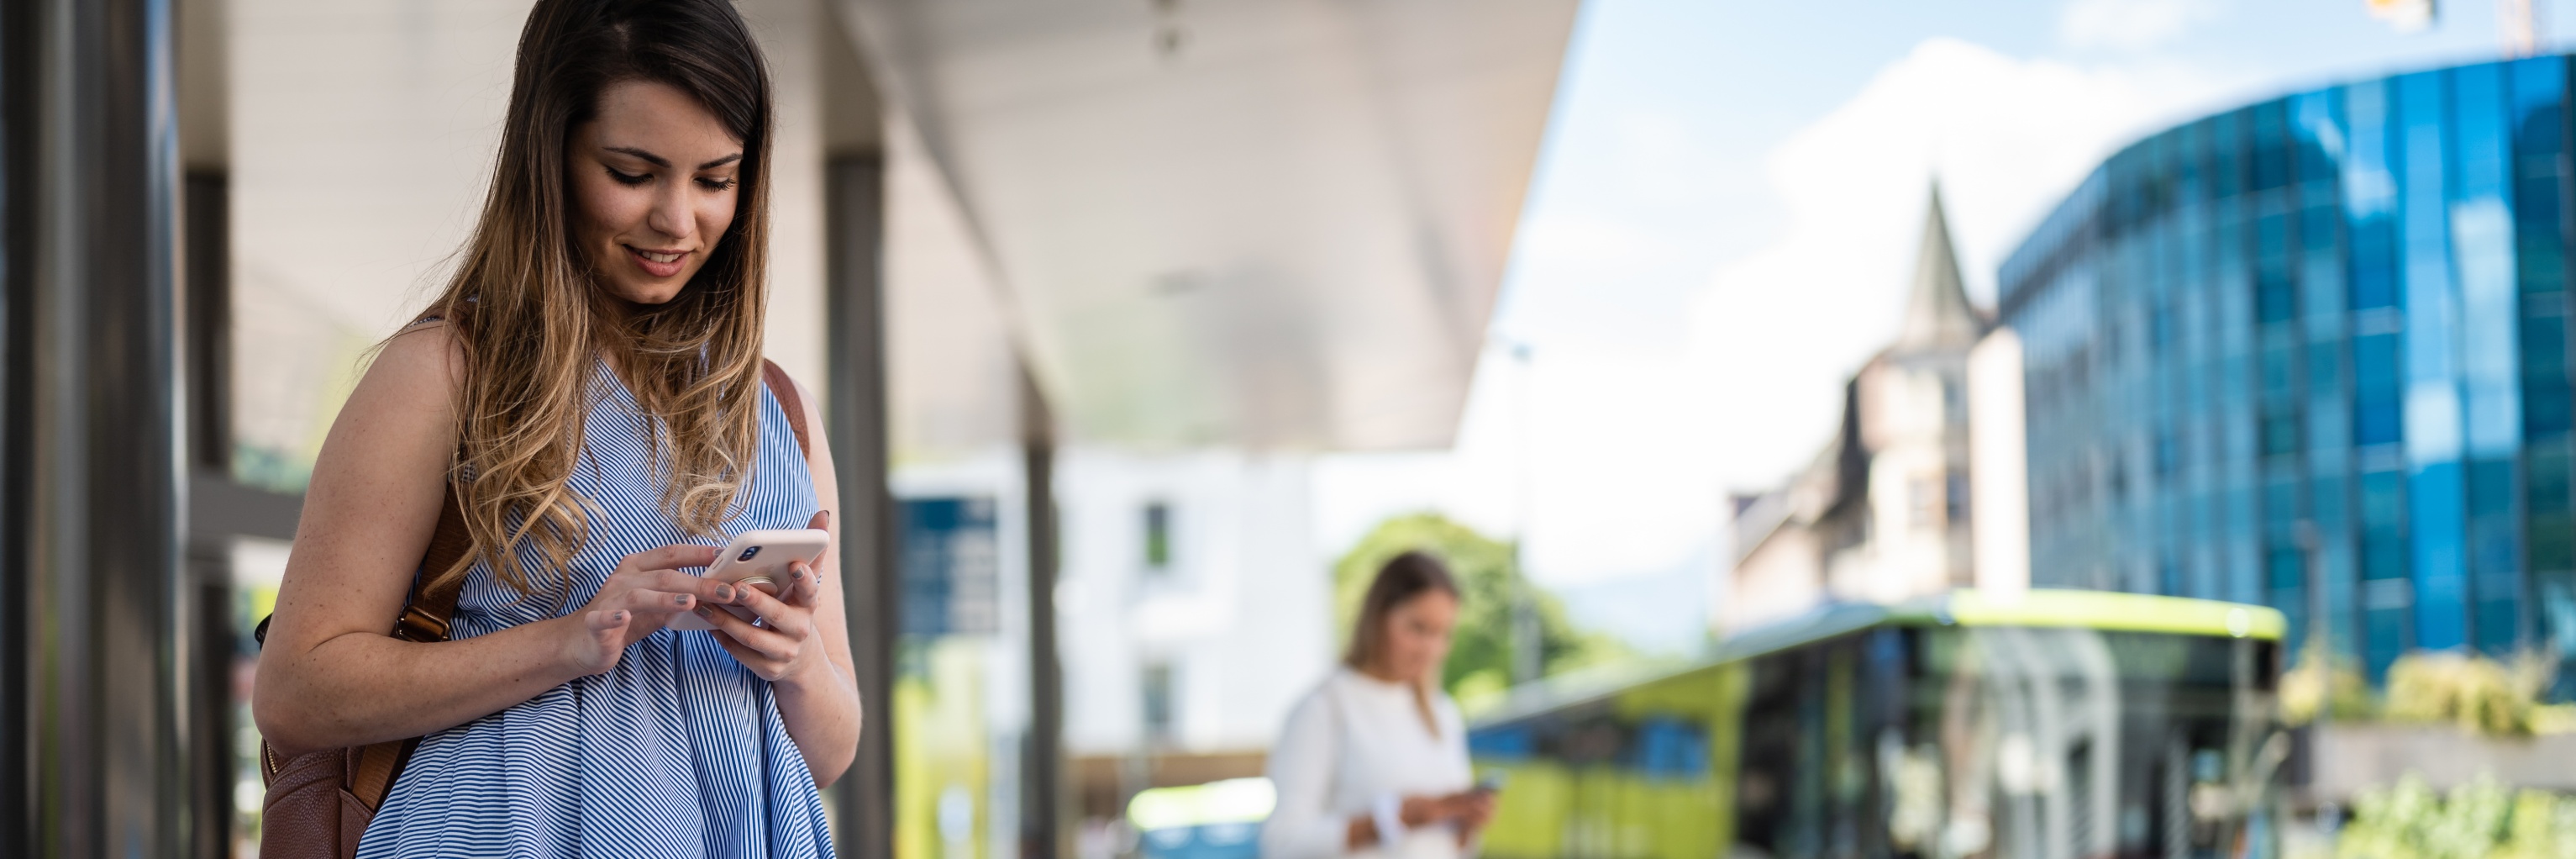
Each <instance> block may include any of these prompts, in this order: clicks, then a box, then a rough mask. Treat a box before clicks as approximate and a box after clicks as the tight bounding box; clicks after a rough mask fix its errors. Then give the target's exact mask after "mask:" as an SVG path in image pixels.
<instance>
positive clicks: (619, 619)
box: [608, 611, 626, 623]
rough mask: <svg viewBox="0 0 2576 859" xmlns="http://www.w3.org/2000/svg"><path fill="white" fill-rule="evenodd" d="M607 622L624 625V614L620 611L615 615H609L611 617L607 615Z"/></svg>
mask: <svg viewBox="0 0 2576 859" xmlns="http://www.w3.org/2000/svg"><path fill="white" fill-rule="evenodd" d="M608 621H609V622H610V623H625V622H626V613H625V612H622V611H621V612H617V613H615V614H611V615H609V616H608Z"/></svg>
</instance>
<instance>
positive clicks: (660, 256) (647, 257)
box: [623, 245, 689, 278]
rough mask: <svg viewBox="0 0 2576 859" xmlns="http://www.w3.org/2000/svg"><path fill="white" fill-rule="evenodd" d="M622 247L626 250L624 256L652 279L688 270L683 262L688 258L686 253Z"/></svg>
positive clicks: (630, 246) (629, 246) (628, 246)
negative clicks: (631, 259) (630, 259)
mask: <svg viewBox="0 0 2576 859" xmlns="http://www.w3.org/2000/svg"><path fill="white" fill-rule="evenodd" d="M623 247H625V248H626V255H627V256H629V257H632V258H634V260H635V264H636V265H638V266H641V267H643V269H644V273H645V274H648V275H651V276H653V277H657V278H662V277H671V276H673V275H677V274H679V273H680V272H681V271H682V270H684V269H686V268H688V266H687V265H685V264H684V261H685V260H686V259H687V258H688V256H689V252H688V251H681V250H655V251H648V250H645V249H643V248H639V247H636V246H634V245H624V246H623Z"/></svg>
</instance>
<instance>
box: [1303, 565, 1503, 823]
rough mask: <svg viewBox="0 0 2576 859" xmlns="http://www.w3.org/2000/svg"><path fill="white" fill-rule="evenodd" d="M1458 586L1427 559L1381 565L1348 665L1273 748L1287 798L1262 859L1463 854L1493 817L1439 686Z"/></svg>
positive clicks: (1312, 697) (1363, 604)
mask: <svg viewBox="0 0 2576 859" xmlns="http://www.w3.org/2000/svg"><path fill="white" fill-rule="evenodd" d="M1457 620H1458V585H1457V582H1456V581H1455V580H1453V579H1451V578H1450V576H1449V570H1448V569H1447V568H1446V567H1443V566H1441V564H1440V562H1439V561H1438V560H1436V559H1433V558H1432V557H1431V556H1429V555H1425V554H1422V553H1420V552H1406V553H1404V554H1402V555H1397V556H1396V557H1395V559H1394V560H1390V561H1388V562H1386V566H1385V567H1383V568H1381V569H1379V570H1378V573H1377V579H1376V580H1375V581H1372V582H1370V583H1369V589H1368V595H1367V596H1366V597H1364V598H1362V599H1361V601H1360V617H1359V622H1358V623H1357V624H1354V625H1353V626H1352V627H1351V646H1350V650H1349V651H1348V653H1346V654H1345V655H1344V656H1343V658H1342V662H1343V667H1342V668H1340V669H1338V670H1335V671H1334V672H1333V674H1332V676H1330V677H1326V678H1324V682H1323V684H1322V685H1321V686H1318V687H1316V689H1315V691H1313V692H1309V693H1307V695H1306V697H1305V699H1304V700H1302V701H1299V702H1298V703H1297V707H1296V709H1294V710H1292V711H1290V712H1289V714H1288V728H1287V730H1286V731H1285V732H1283V733H1282V734H1281V736H1280V738H1279V744H1278V745H1277V746H1276V747H1274V748H1272V749H1271V750H1270V781H1271V784H1272V785H1273V786H1274V787H1276V788H1277V789H1278V796H1279V799H1278V804H1277V806H1276V807H1275V808H1274V810H1272V811H1271V813H1270V820H1269V822H1268V823H1265V824H1263V825H1262V827H1261V855H1262V856H1263V857H1264V859H1326V857H1338V856H1387V857H1422V859H1442V857H1455V856H1458V855H1460V854H1461V853H1462V852H1463V851H1465V850H1466V848H1467V847H1468V846H1469V845H1470V844H1472V843H1474V840H1475V837H1476V833H1477V832H1478V831H1479V830H1482V829H1483V828H1484V826H1485V822H1486V820H1488V819H1490V818H1491V817H1492V816H1493V813H1494V797H1493V794H1492V793H1490V792H1487V791H1480V790H1474V789H1472V788H1471V787H1470V786H1469V781H1470V780H1471V779H1472V778H1473V776H1472V775H1471V774H1470V773H1469V771H1468V767H1467V736H1466V733H1467V730H1466V725H1465V724H1464V723H1463V722H1462V721H1461V720H1460V719H1459V718H1458V708H1457V706H1456V705H1454V704H1452V703H1451V702H1450V701H1449V696H1448V695H1445V694H1442V693H1441V692H1440V689H1439V682H1440V664H1441V662H1442V661H1444V660H1446V659H1448V657H1449V634H1450V630H1451V629H1452V628H1453V627H1454V626H1456V624H1457Z"/></svg>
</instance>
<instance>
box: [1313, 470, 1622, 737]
mask: <svg viewBox="0 0 2576 859" xmlns="http://www.w3.org/2000/svg"><path fill="white" fill-rule="evenodd" d="M1408 551H1421V552H1426V553H1429V554H1430V555H1432V556H1433V557H1436V558H1439V559H1440V560H1441V562H1443V563H1446V564H1448V565H1449V572H1450V574H1451V575H1453V576H1455V577H1457V579H1458V588H1459V590H1461V591H1464V593H1462V594H1460V595H1459V596H1460V599H1459V606H1458V629H1457V633H1456V638H1455V639H1454V643H1453V644H1452V645H1451V646H1450V650H1449V662H1448V664H1447V665H1444V666H1442V668H1441V676H1440V682H1441V686H1442V687H1443V688H1445V689H1447V690H1448V691H1449V694H1450V695H1451V696H1452V697H1455V698H1457V699H1459V700H1461V701H1467V700H1471V699H1474V698H1481V697H1485V696H1488V695H1491V694H1493V693H1495V692H1499V691H1501V690H1502V689H1504V688H1506V687H1508V686H1509V685H1510V684H1511V676H1512V604H1513V597H1514V595H1515V594H1516V593H1518V592H1520V590H1521V589H1522V588H1529V591H1528V592H1529V594H1530V595H1531V596H1532V597H1533V598H1534V600H1535V602H1536V604H1537V608H1538V620H1539V623H1538V626H1539V648H1538V649H1539V664H1540V666H1541V669H1542V670H1543V671H1544V672H1545V673H1549V674H1554V673H1556V672H1559V671H1564V670H1567V669H1571V668H1579V667H1583V666H1586V665H1594V664H1599V663H1601V662H1606V661H1609V660H1612V659H1616V658H1619V657H1620V656H1623V655H1625V648H1622V647H1620V646H1619V644H1618V642H1617V641H1615V640H1613V639H1610V638H1608V637H1606V636H1600V635H1592V634H1586V633H1583V632H1579V631H1577V630H1576V629H1575V628H1574V624H1573V622H1572V621H1569V620H1567V619H1566V616H1565V605H1564V603H1562V602H1559V601H1558V600H1557V598H1556V597H1555V595H1553V594H1549V593H1547V592H1545V591H1542V590H1539V589H1537V588H1534V587H1530V586H1529V585H1528V583H1527V580H1526V579H1524V578H1523V577H1522V576H1521V573H1520V569H1519V568H1518V566H1517V565H1516V564H1515V563H1514V561H1513V557H1512V546H1511V544H1510V543H1507V542H1504V541H1502V540H1496V539H1494V538H1492V537H1488V536H1485V535H1483V534H1480V533H1477V532H1476V530H1475V529H1473V528H1469V527H1467V526H1465V525H1461V524H1459V523H1457V522H1454V521H1451V520H1450V519H1449V518H1448V517H1445V516H1441V515H1440V514H1437V513H1410V514H1406V515H1402V516H1397V517H1394V518H1391V519H1388V520H1386V521H1384V522H1380V523H1378V526H1377V527H1376V528H1374V529H1371V530H1370V531H1369V533H1368V535H1367V536H1365V537H1361V538H1360V541H1359V544H1358V545H1355V546H1352V547H1351V550H1350V551H1349V552H1347V553H1345V554H1343V555H1342V558H1341V560H1340V561H1338V562H1336V563H1334V564H1333V605H1334V618H1335V621H1336V623H1335V629H1337V630H1338V631H1339V633H1340V637H1339V638H1338V639H1337V640H1338V641H1342V642H1347V641H1349V640H1350V634H1351V625H1352V624H1353V623H1354V622H1356V621H1357V619H1358V617H1359V610H1360V598H1361V597H1362V596H1365V595H1366V594H1367V593H1368V586H1369V582H1370V581H1372V580H1374V579H1375V578H1376V577H1377V571H1378V568H1379V567H1382V566H1385V564H1386V562H1387V560H1388V559H1390V558H1393V557H1395V556H1397V555H1400V554H1403V553H1405V552H1408Z"/></svg>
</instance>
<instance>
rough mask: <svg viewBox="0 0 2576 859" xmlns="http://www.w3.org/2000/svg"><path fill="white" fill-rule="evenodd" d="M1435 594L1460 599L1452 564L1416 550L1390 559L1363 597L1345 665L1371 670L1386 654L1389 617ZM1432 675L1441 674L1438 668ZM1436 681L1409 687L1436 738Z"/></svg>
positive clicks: (1420, 681) (1419, 681)
mask: <svg viewBox="0 0 2576 859" xmlns="http://www.w3.org/2000/svg"><path fill="white" fill-rule="evenodd" d="M1435 591H1436V592H1439V593H1444V594H1448V595H1449V598H1450V599H1459V598H1460V597H1459V595H1458V579H1457V577H1455V576H1451V575H1450V574H1449V565H1447V564H1443V563H1441V562H1440V559H1439V558H1434V557H1432V556H1431V555H1429V554H1428V553H1424V552H1418V551H1416V552H1405V553H1404V554H1401V555H1397V556H1395V557H1393V558H1389V559H1387V561H1386V565H1385V566H1382V567H1379V568H1378V570H1377V578H1375V579H1371V580H1370V581H1369V587H1368V594H1367V595H1365V596H1362V597H1360V617H1359V621H1358V622H1357V623H1354V624H1352V625H1351V644H1350V647H1349V648H1348V649H1345V650H1343V651H1342V664H1344V665H1348V666H1350V667H1351V669H1352V670H1354V671H1360V672H1366V671H1368V669H1369V666H1371V665H1373V664H1375V663H1376V662H1377V661H1378V659H1380V658H1381V657H1383V656H1384V655H1385V653H1386V625H1387V618H1388V616H1390V615H1393V614H1394V613H1395V608H1396V606H1400V605H1403V604H1405V603H1408V602H1412V601H1413V599H1414V598H1415V597H1419V596H1422V595H1423V594H1426V593H1432V592H1435ZM1432 673H1433V674H1434V675H1437V674H1438V673H1439V672H1438V670H1436V667H1435V670H1434V671H1433V672H1432ZM1433 682H1435V681H1434V680H1433V678H1431V677H1416V678H1413V680H1412V681H1410V683H1409V684H1408V685H1411V686H1412V687H1413V705H1414V708H1415V709H1417V710H1419V711H1420V712H1421V714H1422V724H1423V726H1424V727H1427V728H1430V729H1431V735H1432V736H1435V737H1436V736H1439V735H1440V720H1438V719H1435V718H1433V717H1432V715H1431V688H1430V686H1431V684H1432V683H1433Z"/></svg>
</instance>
